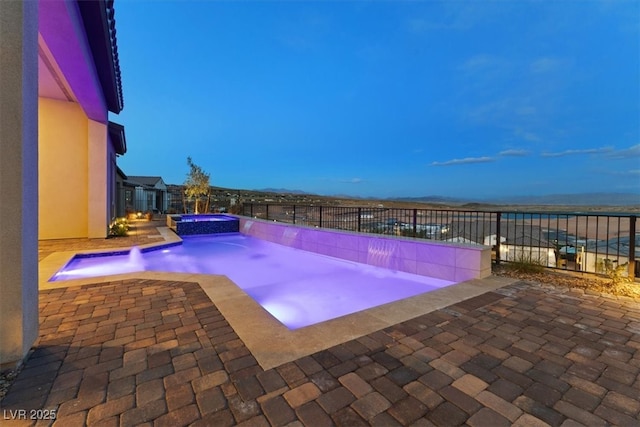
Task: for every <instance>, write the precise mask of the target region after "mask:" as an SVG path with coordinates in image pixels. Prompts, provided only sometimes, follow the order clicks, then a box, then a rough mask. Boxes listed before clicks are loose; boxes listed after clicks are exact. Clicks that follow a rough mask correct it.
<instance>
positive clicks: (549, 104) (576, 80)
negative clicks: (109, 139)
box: [112, 0, 640, 198]
mask: <svg viewBox="0 0 640 427" xmlns="http://www.w3.org/2000/svg"><path fill="white" fill-rule="evenodd" d="M115 10H116V28H117V37H118V47H119V56H120V65H121V70H122V81H123V88H124V102H125V108H124V110H123V112H122V113H121V114H120V115H118V116H113V117H112V120H113V121H116V122H119V123H122V124H124V125H125V126H126V135H127V146H128V151H127V153H126V154H125V155H124V156H123V157H120V158H119V160H118V163H119V165H120V167H121V168H122V169H123V170H124V172H125V173H126V174H128V175H154V176H157V175H159V176H162V177H163V178H164V180H165V182H167V183H171V184H181V183H183V182H184V180H185V177H186V174H187V172H188V167H187V162H186V159H187V156H191V157H192V158H193V161H194V162H195V163H196V164H198V165H200V166H201V167H202V168H203V169H204V170H205V171H207V172H209V173H210V174H211V183H212V185H216V186H222V187H231V188H242V189H261V188H267V187H271V188H287V189H297V190H304V191H308V192H313V193H319V194H326V195H333V194H341V195H356V196H373V197H390V196H426V195H441V196H449V197H466V198H483V197H493V196H512V195H543V194H558V193H584V192H635V193H640V19H639V17H640V2H638V1H617V0H610V1H570V0H567V1H482V0H480V1H443V2H440V1H429V0H425V1H371V2H370V1H337V0H334V1H295V0H288V1H273V2H272V1H194V2H187V1H150V2H145V1H133V0H118V1H117V2H116V4H115Z"/></svg>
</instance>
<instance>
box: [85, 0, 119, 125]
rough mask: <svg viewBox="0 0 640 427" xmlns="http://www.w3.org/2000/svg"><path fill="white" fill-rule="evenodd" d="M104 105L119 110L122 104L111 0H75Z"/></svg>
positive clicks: (110, 109)
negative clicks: (89, 47) (105, 103)
mask: <svg viewBox="0 0 640 427" xmlns="http://www.w3.org/2000/svg"><path fill="white" fill-rule="evenodd" d="M77 3H78V8H79V10H80V14H81V15H82V20H83V23H84V27H85V31H86V33H87V39H88V40H89V44H90V46H91V52H92V54H93V58H94V62H95V64H96V71H97V73H98V78H99V80H100V84H101V86H102V90H103V92H104V97H105V100H106V102H107V108H108V109H109V111H111V112H112V113H115V114H118V113H120V111H122V109H123V107H124V102H123V96H122V79H121V73H120V62H119V58H118V45H117V39H116V27H115V18H114V14H115V10H114V8H113V0H97V1H78V2H77Z"/></svg>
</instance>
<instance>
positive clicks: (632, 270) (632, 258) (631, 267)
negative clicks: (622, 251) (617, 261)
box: [627, 215, 637, 280]
mask: <svg viewBox="0 0 640 427" xmlns="http://www.w3.org/2000/svg"><path fill="white" fill-rule="evenodd" d="M636 218H637V217H636V216H635V215H631V216H630V217H629V264H628V265H627V274H628V275H629V278H631V280H635V278H636Z"/></svg>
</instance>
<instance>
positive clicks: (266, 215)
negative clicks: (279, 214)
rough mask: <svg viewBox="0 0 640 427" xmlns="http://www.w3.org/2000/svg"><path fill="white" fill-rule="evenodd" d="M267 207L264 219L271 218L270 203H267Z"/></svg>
mask: <svg viewBox="0 0 640 427" xmlns="http://www.w3.org/2000/svg"><path fill="white" fill-rule="evenodd" d="M266 206H267V208H266V209H265V218H264V219H269V204H268V203H267V205H266Z"/></svg>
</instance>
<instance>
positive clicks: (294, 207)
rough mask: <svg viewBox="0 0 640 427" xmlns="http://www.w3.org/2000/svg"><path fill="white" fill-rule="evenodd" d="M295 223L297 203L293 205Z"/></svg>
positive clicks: (294, 220)
mask: <svg viewBox="0 0 640 427" xmlns="http://www.w3.org/2000/svg"><path fill="white" fill-rule="evenodd" d="M293 223H294V224H295V223H296V205H293Z"/></svg>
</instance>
